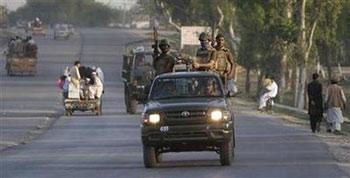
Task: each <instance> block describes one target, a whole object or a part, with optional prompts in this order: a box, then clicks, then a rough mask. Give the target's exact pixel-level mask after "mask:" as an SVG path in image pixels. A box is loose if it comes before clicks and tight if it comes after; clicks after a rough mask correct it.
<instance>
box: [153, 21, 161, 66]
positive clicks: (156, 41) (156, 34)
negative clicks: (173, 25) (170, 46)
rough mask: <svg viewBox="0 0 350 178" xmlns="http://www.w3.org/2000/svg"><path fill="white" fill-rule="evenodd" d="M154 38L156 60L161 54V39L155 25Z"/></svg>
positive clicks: (154, 56)
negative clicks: (159, 47) (159, 39)
mask: <svg viewBox="0 0 350 178" xmlns="http://www.w3.org/2000/svg"><path fill="white" fill-rule="evenodd" d="M153 39H154V44H153V45H152V48H153V60H155V59H156V58H157V57H158V56H159V53H160V52H159V49H158V46H159V41H158V31H157V28H156V27H155V26H153Z"/></svg>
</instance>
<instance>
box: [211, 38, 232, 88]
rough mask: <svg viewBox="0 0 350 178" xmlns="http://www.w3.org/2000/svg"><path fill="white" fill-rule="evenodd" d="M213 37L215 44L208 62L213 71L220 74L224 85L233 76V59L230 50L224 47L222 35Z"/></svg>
mask: <svg viewBox="0 0 350 178" xmlns="http://www.w3.org/2000/svg"><path fill="white" fill-rule="evenodd" d="M215 39H216V43H217V45H216V46H215V51H214V52H213V53H212V55H211V58H210V63H211V65H212V66H213V71H214V72H216V73H218V74H219V75H220V78H221V79H222V82H223V83H224V85H225V87H226V85H227V80H230V79H234V78H235V73H236V71H235V60H234V58H233V55H232V53H231V52H230V50H229V49H228V48H226V47H225V38H224V35H222V34H218V35H217V36H216V38H215Z"/></svg>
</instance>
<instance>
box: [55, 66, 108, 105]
mask: <svg viewBox="0 0 350 178" xmlns="http://www.w3.org/2000/svg"><path fill="white" fill-rule="evenodd" d="M103 80H104V75H103V72H102V70H101V68H99V67H95V66H94V67H92V68H90V67H85V66H81V63H80V61H75V62H74V65H73V66H72V67H71V68H70V69H68V68H67V69H66V70H65V71H64V75H62V76H61V77H60V78H59V80H58V81H57V85H58V87H59V88H60V89H62V95H63V98H64V99H66V98H73V99H90V100H92V99H100V98H101V97H102V94H103V92H104V90H103Z"/></svg>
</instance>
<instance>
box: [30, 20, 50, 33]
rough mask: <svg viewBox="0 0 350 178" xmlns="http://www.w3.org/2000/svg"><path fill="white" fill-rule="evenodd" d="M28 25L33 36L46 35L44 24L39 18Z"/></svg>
mask: <svg viewBox="0 0 350 178" xmlns="http://www.w3.org/2000/svg"><path fill="white" fill-rule="evenodd" d="M28 25H29V29H30V30H31V31H32V35H33V36H45V35H46V31H45V29H44V25H43V22H42V21H41V20H40V19H39V17H36V18H35V20H34V21H32V22H29V23H28Z"/></svg>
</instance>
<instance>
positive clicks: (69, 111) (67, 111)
mask: <svg viewBox="0 0 350 178" xmlns="http://www.w3.org/2000/svg"><path fill="white" fill-rule="evenodd" d="M64 114H65V115H66V116H71V115H72V114H73V111H71V110H66V111H65V113H64Z"/></svg>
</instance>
